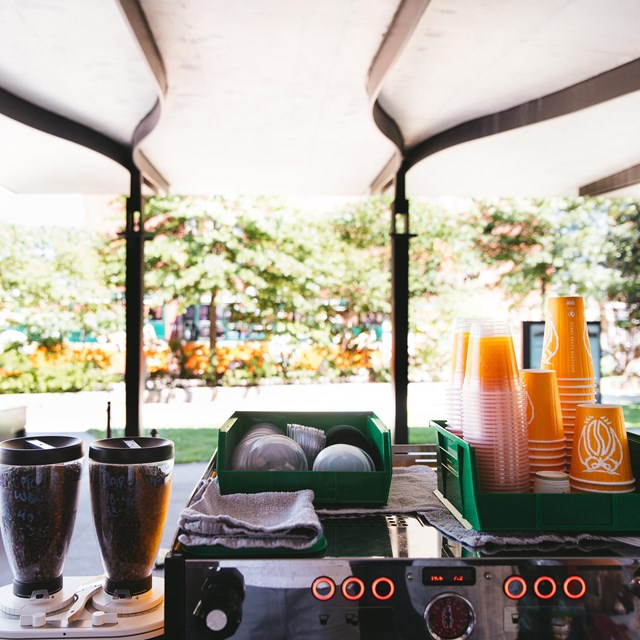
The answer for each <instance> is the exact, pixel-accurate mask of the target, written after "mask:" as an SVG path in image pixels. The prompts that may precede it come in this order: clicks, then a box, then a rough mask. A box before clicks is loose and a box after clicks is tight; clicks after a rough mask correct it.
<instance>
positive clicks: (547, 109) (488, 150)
mask: <svg viewBox="0 0 640 640" xmlns="http://www.w3.org/2000/svg"><path fill="white" fill-rule="evenodd" d="M639 26H640V4H639V3H638V0H616V3H615V5H614V6H612V4H611V3H609V2H603V1H602V0H536V2H518V3H510V2H505V1H504V0H323V1H322V2H317V1H314V0H272V1H270V2H264V1H263V0H242V2H232V1H230V0H188V1H187V2H175V1H174V0H66V1H65V2H59V0H0V30H1V31H0V34H1V36H2V37H0V142H1V145H0V186H2V187H5V188H8V189H11V190H15V191H19V192H37V193H55V192H73V193H90V194H96V193H110V194H116V193H118V194H122V193H125V194H128V196H129V198H128V200H127V230H126V233H125V237H126V241H127V264H126V271H127V364H126V383H127V385H126V386H127V400H126V402H127V434H128V435H135V434H136V433H138V432H139V427H140V403H141V394H142V376H141V370H142V366H141V363H142V306H143V289H144V287H143V275H142V269H143V249H142V247H143V245H144V237H145V234H144V216H143V215H138V213H139V212H142V210H143V206H142V201H141V185H146V186H147V188H150V189H153V190H157V191H170V192H173V193H183V194H215V193H223V194H229V193H245V194H249V193H278V194H286V195H298V196H299V195H365V194H367V193H372V192H373V193H376V192H381V191H384V190H386V189H388V188H389V187H392V188H394V192H395V199H394V205H393V212H394V215H393V217H392V225H393V226H392V234H391V242H392V244H393V251H392V255H393V260H392V262H393V264H392V271H393V274H394V277H393V293H392V295H393V305H392V306H393V313H392V317H393V326H394V343H393V351H394V362H393V374H394V387H395V396H396V437H398V434H399V433H400V434H401V435H400V439H399V440H397V441H399V442H403V441H406V437H407V422H406V400H407V398H406V392H407V383H408V373H407V371H408V360H407V334H408V295H409V293H408V254H409V251H408V248H409V237H410V233H409V224H408V211H407V203H406V201H405V197H406V196H421V195H433V196H450V195H464V196H474V195H501V196H505V195H531V196H543V195H578V194H585V195H595V194H610V195H629V196H634V195H635V196H638V195H640V145H639V144H638V142H639V141H640V118H638V113H640V39H638V38H637V33H638V27H639ZM403 216H406V217H405V219H404V222H403V223H401V224H400V225H398V229H399V231H397V228H396V221H397V220H402V217H403Z"/></svg>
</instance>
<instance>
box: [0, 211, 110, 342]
mask: <svg viewBox="0 0 640 640" xmlns="http://www.w3.org/2000/svg"><path fill="white" fill-rule="evenodd" d="M100 243H101V238H100V237H99V236H98V235H97V234H95V233H91V232H88V231H82V230H78V229H67V228H62V227H47V228H44V227H29V228H28V229H27V228H23V227H20V226H18V225H9V224H0V263H1V264H2V269H1V270H0V311H1V312H2V317H1V318H0V320H1V321H2V325H4V326H14V327H20V328H21V330H23V331H24V332H26V333H27V335H28V337H29V338H30V339H32V340H38V341H43V340H46V339H54V340H58V341H59V340H62V339H63V338H65V337H68V336H69V334H70V333H71V332H77V333H78V334H79V335H80V337H81V338H83V339H86V338H88V337H94V338H95V337H96V336H98V335H100V334H103V333H108V332H109V331H113V330H114V329H115V328H116V327H117V326H118V325H119V323H120V322H121V317H122V314H121V313H120V310H119V309H118V307H117V306H114V305H113V300H112V291H110V290H109V288H108V287H107V286H106V284H105V282H104V279H103V269H102V265H101V262H100V257H99V245H100Z"/></svg>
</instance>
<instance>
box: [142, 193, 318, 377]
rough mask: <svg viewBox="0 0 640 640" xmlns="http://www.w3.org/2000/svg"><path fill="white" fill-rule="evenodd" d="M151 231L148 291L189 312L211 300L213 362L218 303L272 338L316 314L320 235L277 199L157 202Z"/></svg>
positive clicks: (152, 207) (168, 199)
mask: <svg viewBox="0 0 640 640" xmlns="http://www.w3.org/2000/svg"><path fill="white" fill-rule="evenodd" d="M146 228H147V230H148V231H149V232H150V233H151V235H152V239H151V240H150V241H149V242H147V243H146V245H145V267H146V275H145V287H146V290H147V291H148V292H149V293H150V294H156V296H158V297H159V298H160V299H161V300H162V301H164V302H167V301H169V300H179V301H180V302H181V304H182V306H183V308H185V307H187V306H189V305H192V304H197V303H199V302H200V301H201V300H202V298H203V296H206V297H207V298H208V300H209V301H210V302H209V314H210V315H209V320H210V328H211V329H210V334H209V335H210V337H209V341H210V343H209V348H210V354H211V357H212V358H215V355H216V338H217V331H216V328H217V326H218V317H217V309H218V307H219V306H220V305H225V306H227V307H228V308H229V309H230V310H231V312H232V314H233V318H232V319H234V320H243V321H246V322H247V323H252V324H255V323H261V324H262V326H263V327H265V328H266V330H267V331H266V332H267V334H269V333H272V332H273V331H274V330H276V328H280V329H281V330H282V329H284V330H285V331H286V330H289V331H295V322H294V320H295V317H296V315H300V314H305V313H308V312H310V311H311V310H313V309H314V305H315V300H317V297H318V293H319V291H320V287H321V285H320V284H318V280H321V279H322V278H321V277H319V274H318V272H317V271H315V270H314V269H316V268H317V267H318V264H317V259H318V257H317V255H316V252H315V246H314V242H315V238H316V236H317V234H316V232H315V229H314V225H313V224H312V223H310V222H305V223H304V224H303V223H302V222H301V221H300V220H299V219H298V217H297V216H296V215H295V214H294V212H292V211H291V210H290V209H288V208H286V207H285V205H284V203H283V202H282V201H281V200H279V199H277V198H269V197H258V198H249V197H238V198H225V197H222V196H216V197H210V198H199V197H186V196H172V197H153V198H150V199H149V201H148V214H147V226H146ZM212 365H213V367H214V369H215V362H213V361H212Z"/></svg>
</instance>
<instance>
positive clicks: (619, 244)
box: [606, 200, 640, 371]
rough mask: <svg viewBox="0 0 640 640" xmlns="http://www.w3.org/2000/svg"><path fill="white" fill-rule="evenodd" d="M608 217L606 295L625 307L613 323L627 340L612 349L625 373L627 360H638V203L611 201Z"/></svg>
mask: <svg viewBox="0 0 640 640" xmlns="http://www.w3.org/2000/svg"><path fill="white" fill-rule="evenodd" d="M609 214H610V217H611V224H610V226H609V231H608V233H607V237H606V263H607V266H608V267H609V269H611V270H612V272H613V277H612V278H611V281H610V283H609V287H608V291H607V293H608V296H609V298H610V299H611V300H613V301H616V302H622V303H623V304H624V306H625V308H624V309H623V310H622V313H620V315H619V317H618V319H617V322H618V324H619V326H621V327H622V328H623V329H625V330H626V331H627V340H626V341H625V343H624V344H621V345H616V347H617V348H615V351H616V360H617V361H618V366H619V368H620V371H625V370H626V368H627V366H628V365H629V363H630V362H631V361H633V360H634V359H637V358H640V203H638V201H637V200H635V201H634V200H614V201H612V202H611V203H610V207H609Z"/></svg>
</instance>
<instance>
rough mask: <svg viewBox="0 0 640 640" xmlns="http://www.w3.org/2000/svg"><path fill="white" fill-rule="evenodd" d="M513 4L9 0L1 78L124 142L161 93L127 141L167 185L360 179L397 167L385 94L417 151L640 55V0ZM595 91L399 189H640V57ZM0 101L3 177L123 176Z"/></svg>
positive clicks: (124, 185) (482, 0)
mask: <svg viewBox="0 0 640 640" xmlns="http://www.w3.org/2000/svg"><path fill="white" fill-rule="evenodd" d="M513 7H514V5H513V4H510V3H505V2H504V1H503V0H431V2H429V1H428V0H404V1H403V2H397V1H396V0H351V1H349V2H344V0H326V1H324V2H321V3H318V2H311V1H303V2H300V1H299V0H274V1H273V2H269V3H264V2H261V0H243V2H229V1H228V0H190V1H189V2H184V3H176V2H173V1H172V0H141V2H140V3H138V2H137V1H136V0H120V1H118V0H68V1H67V2H64V3H61V2H57V1H56V0H37V1H36V0H20V1H18V0H2V1H1V2H0V25H1V27H0V29H1V31H2V38H0V87H1V88H3V89H4V90H5V91H7V92H9V93H11V94H13V95H14V96H16V97H18V98H22V99H24V100H26V101H28V102H29V103H32V104H35V105H37V106H39V107H42V108H44V109H47V110H49V111H51V112H53V113H54V114H58V115H61V116H64V117H66V118H68V119H70V120H72V121H74V122H78V123H81V124H83V125H85V126H86V127H88V128H90V129H92V130H94V131H96V132H98V133H100V134H104V135H105V136H107V137H108V138H111V139H113V140H114V141H116V142H117V143H119V144H122V145H125V146H126V145H129V146H132V144H133V143H132V138H133V137H134V135H135V132H136V128H137V127H138V124H139V123H140V121H141V120H142V119H143V118H144V117H145V116H146V115H147V114H148V113H149V112H151V111H152V110H153V108H154V105H156V103H157V106H156V111H155V113H154V120H157V122H153V123H152V124H154V125H155V127H152V126H148V127H147V129H148V130H149V131H150V132H147V131H144V132H143V133H148V135H146V137H142V136H141V135H139V134H138V137H142V140H141V142H140V143H139V144H138V145H137V146H136V148H137V150H138V152H142V154H143V155H144V157H145V158H146V159H147V160H148V163H146V164H144V165H143V166H144V167H147V169H148V171H146V170H145V169H143V173H145V174H146V173H149V174H154V175H155V177H154V178H153V180H151V182H153V183H154V184H155V185H160V186H164V187H165V188H168V189H170V190H171V191H172V192H175V193H219V192H225V193H229V192H244V193H286V194H332V195H341V194H350V195H352V194H366V193H368V192H369V191H370V190H371V189H372V188H373V189H374V190H375V189H380V188H382V186H383V185H384V184H385V183H388V181H389V179H390V178H391V177H392V175H393V168H394V163H393V162H391V164H389V165H387V163H388V161H389V160H390V158H391V157H392V156H393V155H394V153H395V152H396V148H395V146H394V144H392V142H391V141H390V140H389V139H388V138H387V137H386V136H385V135H383V133H382V132H381V131H380V130H379V129H378V128H377V126H376V123H375V122H374V118H373V116H372V105H373V103H374V101H375V100H376V99H377V100H378V103H379V105H380V107H382V109H383V110H384V111H385V112H386V113H387V114H388V115H389V116H390V117H391V118H392V119H393V120H394V121H395V123H396V124H397V126H398V127H399V130H400V132H401V136H402V140H403V143H404V146H405V149H411V148H412V147H414V146H415V145H417V144H419V143H420V142H421V141H424V140H425V139H428V138H432V137H433V136H435V135H437V134H440V133H442V132H445V131H447V130H450V129H451V128H452V127H455V126H457V125H460V124H461V123H466V122H469V121H472V120H474V119H478V118H479V119H482V118H483V117H487V116H490V115H491V114H495V113H497V112H500V111H503V110H507V109H511V108H514V107H516V106H518V105H522V104H524V103H529V102H531V101H538V100H539V99H543V98H544V97H545V96H548V95H549V94H553V93H554V92H558V91H562V90H564V89H566V88H567V87H570V86H572V85H576V84H577V83H581V82H584V81H587V80H589V79H590V78H594V77H596V76H598V75H599V74H603V73H605V74H606V73H607V72H610V71H611V70H612V69H615V68H618V67H621V66H622V65H626V64H629V63H632V62H633V61H634V60H637V59H640V40H639V39H638V38H637V32H638V27H639V26H640V4H639V3H638V2H637V0H617V2H616V4H615V10H613V8H612V6H611V4H610V3H606V2H601V1H600V0H539V1H537V2H535V3H518V4H517V10H514V8H513ZM617 82H621V81H619V80H618V81H617ZM620 86H621V85H620ZM591 92H592V93H594V92H595V93H596V94H600V93H601V94H602V96H604V97H603V98H600V99H601V100H603V101H601V102H596V103H595V104H592V105H588V106H586V107H584V108H579V109H578V110H577V111H572V109H573V108H574V106H575V107H580V106H581V104H580V101H579V100H578V101H577V102H576V104H575V105H568V106H567V108H566V113H563V114H561V115H558V116H556V117H549V118H547V119H543V120H541V121H539V122H529V121H528V119H527V118H526V117H525V118H522V117H521V120H522V125H524V126H519V127H517V128H512V129H509V130H506V131H498V132H496V133H494V134H493V135H489V136H482V137H481V136H478V135H477V134H478V132H477V131H476V132H475V133H474V137H475V138H476V139H470V140H468V141H464V142H460V143H457V144H453V145H450V146H447V147H446V148H443V149H442V150H441V151H439V152H438V153H433V154H432V155H429V156H428V157H427V158H425V159H424V160H422V161H421V162H418V163H417V164H416V165H415V166H414V167H413V168H412V169H411V170H410V171H409V172H408V174H407V193H408V195H511V194H513V195H516V194H517V195H545V194H567V195H571V194H578V193H579V191H580V189H581V188H583V187H585V186H586V185H589V184H592V183H594V182H597V181H600V180H602V179H604V178H606V177H608V176H611V175H613V174H619V173H620V172H626V173H625V174H624V175H625V178H624V181H621V180H617V181H614V182H613V183H612V184H613V185H614V187H615V190H614V191H613V192H612V193H614V194H625V195H637V194H640V187H638V179H639V175H638V174H639V171H638V167H637V165H638V163H640V147H639V145H638V141H640V118H638V117H637V114H638V113H640V109H639V107H640V67H634V68H631V69H630V72H629V73H628V74H627V77H626V79H625V81H624V87H623V88H620V89H619V90H618V93H619V95H615V96H614V97H612V98H611V99H605V98H606V97H607V95H608V94H607V87H606V86H605V85H597V84H595V85H594V87H593V88H592V89H591ZM614 93H615V92H614ZM0 104H1V101H0ZM582 106H583V105H582ZM18 110H19V109H18ZM530 110H531V109H530ZM3 112H4V113H5V116H0V140H2V146H1V147H0V185H2V186H5V187H7V188H9V189H12V190H15V191H18V192H41V193H46V192H84V193H105V192H106V193H122V192H126V191H127V190H128V180H129V176H128V172H127V171H125V170H123V168H122V167H121V166H119V165H118V164H116V163H115V162H113V161H112V160H110V159H107V158H104V157H103V156H101V155H100V154H97V153H95V151H91V150H88V149H86V148H83V147H81V146H79V145H77V144H73V143H70V142H68V141H65V140H61V139H60V138H56V137H53V136H51V135H50V134H48V133H44V132H39V131H34V130H33V129H32V128H31V127H28V126H25V124H22V123H19V122H16V121H15V120H12V119H11V118H9V117H6V113H7V112H6V110H3ZM12 117H13V116H12ZM29 124H33V123H32V122H29ZM483 126H484V125H483ZM138 157H139V153H138ZM385 166H387V170H386V172H385V169H384V168H385ZM389 167H390V168H391V170H389ZM634 167H635V169H634ZM154 168H155V172H154ZM630 170H631V171H630ZM623 182H625V183H626V182H635V184H630V185H626V186H620V185H621V184H623ZM372 186H373V187H372Z"/></svg>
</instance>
